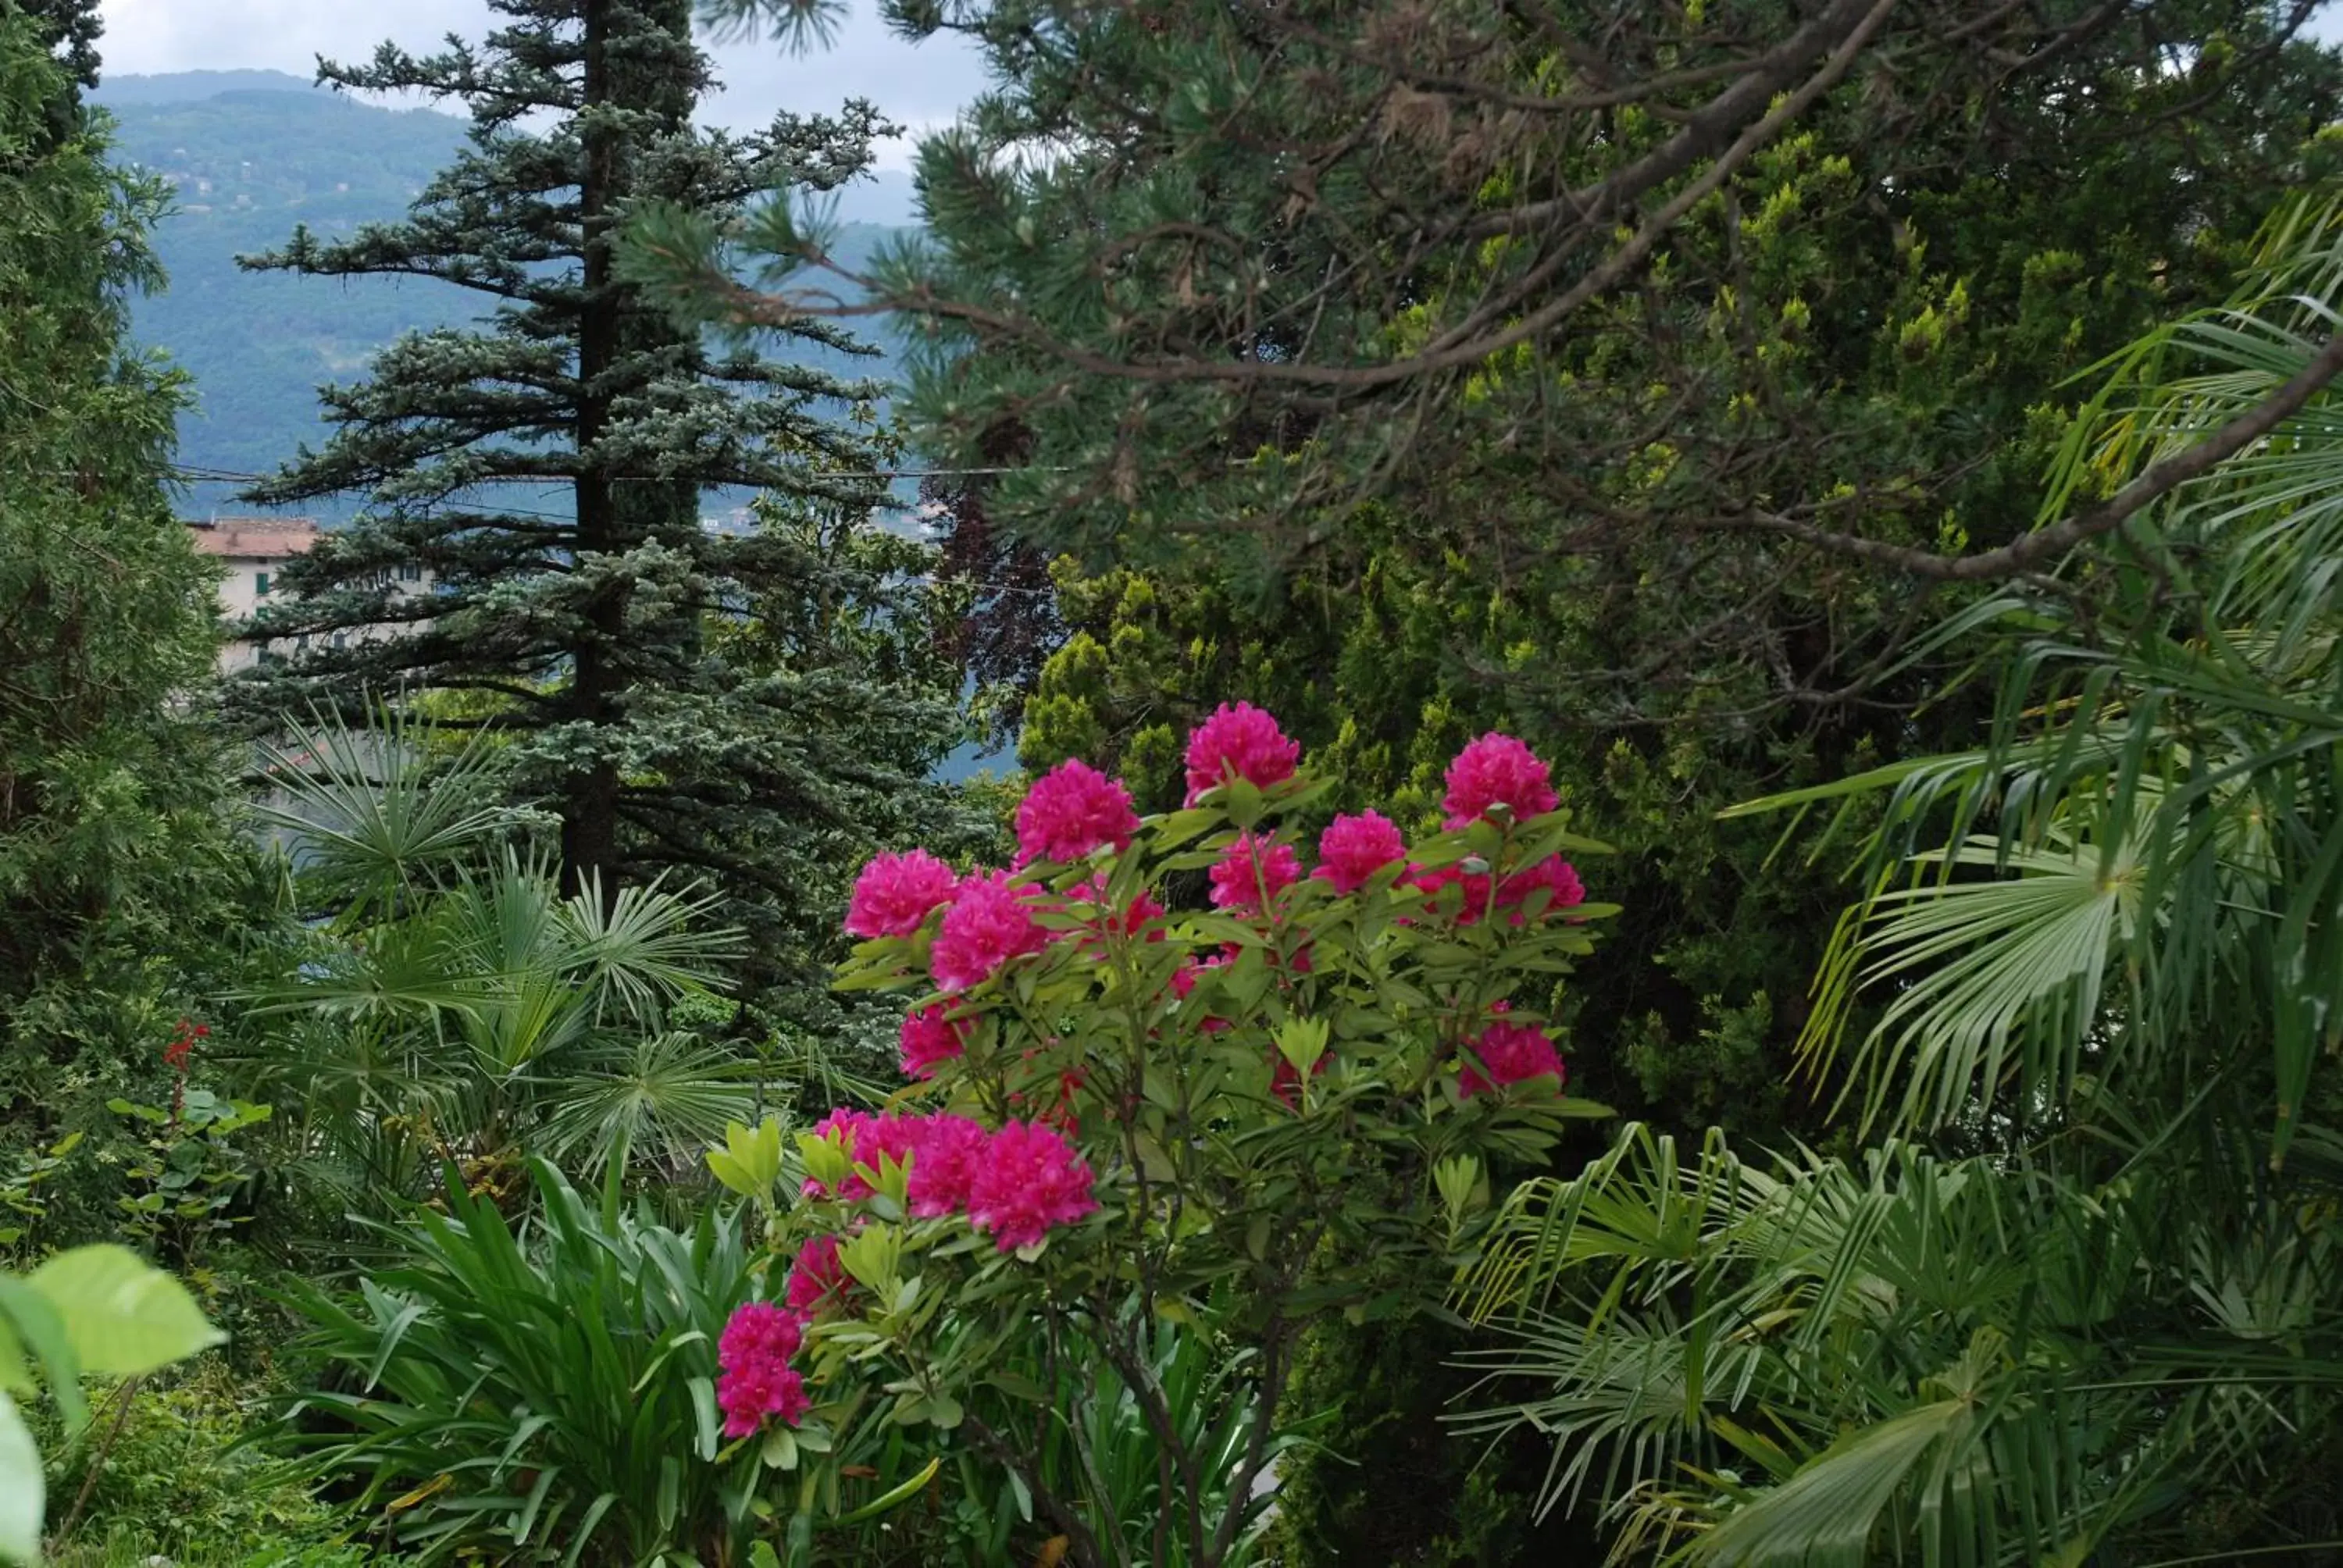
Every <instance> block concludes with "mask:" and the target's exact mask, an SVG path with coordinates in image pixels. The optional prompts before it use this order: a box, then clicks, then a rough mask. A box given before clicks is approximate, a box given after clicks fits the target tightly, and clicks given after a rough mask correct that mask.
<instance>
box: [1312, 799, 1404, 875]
mask: <svg viewBox="0 0 2343 1568" xmlns="http://www.w3.org/2000/svg"><path fill="white" fill-rule="evenodd" d="M1406 853H1407V840H1406V839H1403V838H1401V837H1400V832H1399V825H1398V824H1397V823H1395V822H1393V820H1392V819H1390V818H1388V817H1386V816H1384V815H1383V813H1382V812H1380V811H1362V812H1360V813H1359V814H1358V815H1357V816H1355V817H1337V818H1335V819H1333V821H1332V822H1330V823H1328V824H1327V826H1326V831H1325V832H1323V833H1322V834H1320V835H1319V838H1318V869H1317V871H1316V872H1315V873H1314V874H1315V875H1317V876H1319V877H1321V878H1323V879H1325V880H1327V881H1329V882H1332V883H1333V884H1334V890H1335V891H1336V892H1338V893H1355V892H1357V891H1358V890H1360V889H1361V888H1363V887H1365V886H1366V884H1367V879H1368V878H1370V877H1372V876H1373V875H1374V874H1375V873H1376V872H1377V871H1380V870H1382V869H1383V868H1384V867H1385V866H1388V865H1390V864H1391V863H1392V862H1393V860H1396V859H1400V858H1401V857H1402V856H1403V855H1405V854H1406Z"/></svg>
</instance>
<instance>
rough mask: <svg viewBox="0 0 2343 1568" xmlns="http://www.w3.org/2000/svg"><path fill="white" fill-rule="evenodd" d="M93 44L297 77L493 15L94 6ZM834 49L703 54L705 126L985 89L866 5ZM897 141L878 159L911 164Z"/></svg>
mask: <svg viewBox="0 0 2343 1568" xmlns="http://www.w3.org/2000/svg"><path fill="white" fill-rule="evenodd" d="M98 9H99V11H100V12H101V13H102V14H103V15H105V17H106V36H105V38H104V39H102V40H101V41H100V42H99V45H98V47H99V49H100V50H101V51H102V53H103V54H104V55H105V70H106V74H107V75H149V74H152V73H155V72H160V71H228V70H245V69H261V70H274V71H287V72H290V73H292V74H293V75H297V76H301V77H304V78H307V77H308V76H309V75H313V74H314V73H315V71H316V69H317V56H318V55H326V56H327V57H328V58H330V59H335V60H350V59H354V58H363V57H364V56H366V55H371V54H372V53H373V52H374V47H375V45H377V43H379V42H381V41H382V40H383V39H385V38H389V39H391V40H393V41H395V42H397V43H398V44H400V45H405V46H407V47H409V48H413V49H426V48H429V47H431V46H433V45H437V43H438V42H439V40H440V39H441V38H443V37H445V36H446V35H447V34H449V33H451V32H453V33H460V34H462V35H465V36H466V37H473V38H477V37H478V35H480V34H481V33H483V32H485V31H487V30H488V27H489V25H491V17H490V14H489V11H488V5H487V4H486V0H375V3H374V4H372V5H352V4H349V3H348V0H102V3H101V4H100V5H99V7H98ZM851 10H852V15H851V19H850V21H848V23H847V24H846V25H845V26H844V27H842V28H841V29H840V33H839V37H838V42H837V44H836V45H835V46H834V47H832V48H831V49H830V50H829V51H827V52H825V53H821V54H816V55H807V56H803V57H799V56H794V55H790V54H789V53H788V52H787V51H786V50H785V49H784V48H782V46H781V45H779V44H776V43H774V42H772V41H771V40H770V39H766V40H762V41H756V42H748V43H737V44H729V45H721V46H717V47H713V48H711V51H710V52H711V53H712V54H714V55H715V56H716V62H717V73H718V75H719V76H721V77H722V78H723V81H724V86H725V91H724V93H723V95H722V96H721V98H720V99H719V100H717V101H715V102H713V103H711V104H710V105H709V107H708V110H707V112H706V117H707V118H708V119H710V120H713V121H715V122H717V123H718V124H720V125H727V126H749V125H756V124H760V123H762V122H764V121H766V120H768V119H769V118H770V117H771V116H772V114H773V111H774V110H776V109H780V108H789V109H795V110H798V111H799V112H800V113H815V112H819V111H820V110H823V109H833V108H836V107H837V106H838V105H839V104H840V103H841V102H842V101H844V100H845V99H847V98H853V97H862V98H869V99H870V101H871V102H873V103H875V104H877V105H878V106H880V109H882V110H884V111H885V112H886V113H888V114H889V115H890V116H893V117H894V118H895V119H896V120H898V121H900V122H901V123H903V124H904V125H906V126H913V127H918V126H929V125H933V124H936V123H938V122H940V121H945V120H949V119H950V118H951V117H952V115H953V112H954V111H955V110H957V109H958V108H959V107H960V105H961V104H963V103H965V102H966V101H967V100H968V99H969V98H970V97H971V96H973V95H975V93H976V91H977V89H978V88H979V87H980V85H982V80H983V73H982V68H981V66H980V65H979V63H978V61H977V58H976V55H975V54H974V53H973V51H971V50H969V49H967V48H965V47H962V46H961V45H959V43H958V42H957V41H956V40H954V39H951V38H949V37H946V38H938V39H934V40H930V42H928V43H925V44H917V45H914V44H907V43H905V42H903V41H902V40H901V39H900V38H897V37H896V36H894V35H892V34H891V33H890V32H888V31H887V29H886V28H885V27H884V26H883V25H880V22H879V20H878V18H877V15H876V12H877V7H876V6H875V5H872V4H871V3H870V0H855V4H854V5H852V8H851ZM909 158H910V153H909V149H908V146H907V145H906V144H905V143H902V142H897V143H895V144H894V145H893V146H890V147H889V148H887V149H885V150H884V152H883V153H882V155H881V157H880V162H881V163H884V164H889V165H895V166H900V165H902V164H905V163H907V162H908V161H909Z"/></svg>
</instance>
